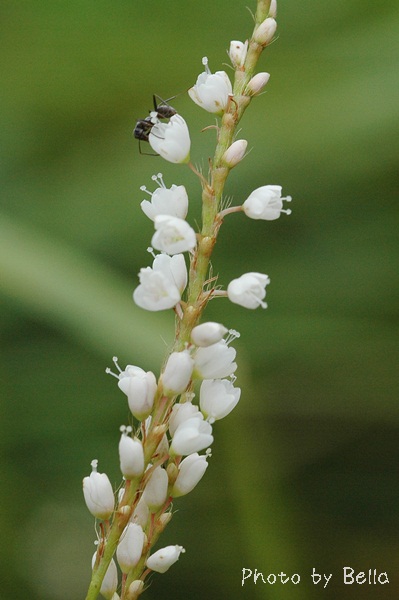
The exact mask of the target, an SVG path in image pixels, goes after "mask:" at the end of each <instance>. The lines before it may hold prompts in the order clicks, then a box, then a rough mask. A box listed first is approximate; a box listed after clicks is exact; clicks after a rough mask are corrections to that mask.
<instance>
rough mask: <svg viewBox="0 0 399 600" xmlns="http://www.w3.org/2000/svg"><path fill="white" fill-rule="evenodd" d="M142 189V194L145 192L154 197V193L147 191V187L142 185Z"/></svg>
mask: <svg viewBox="0 0 399 600" xmlns="http://www.w3.org/2000/svg"><path fill="white" fill-rule="evenodd" d="M140 189H141V191H142V192H145V193H146V194H148V195H149V196H152V192H150V191H149V190H147V188H146V187H145V185H141V186H140Z"/></svg>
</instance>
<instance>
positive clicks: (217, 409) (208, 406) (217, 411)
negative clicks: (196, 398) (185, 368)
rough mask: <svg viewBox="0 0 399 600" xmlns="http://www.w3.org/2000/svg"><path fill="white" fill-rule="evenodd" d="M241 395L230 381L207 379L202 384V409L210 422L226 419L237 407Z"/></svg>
mask: <svg viewBox="0 0 399 600" xmlns="http://www.w3.org/2000/svg"><path fill="white" fill-rule="evenodd" d="M240 395H241V390H240V388H235V387H234V385H233V384H232V383H231V381H229V380H228V379H206V380H205V381H203V382H202V384H201V389H200V408H201V411H202V412H203V414H204V417H205V419H207V420H208V421H209V422H211V423H212V422H213V421H217V420H218V419H223V418H224V417H226V416H227V415H228V414H229V413H230V412H231V411H232V410H233V408H234V407H235V406H236V405H237V403H238V401H239V399H240Z"/></svg>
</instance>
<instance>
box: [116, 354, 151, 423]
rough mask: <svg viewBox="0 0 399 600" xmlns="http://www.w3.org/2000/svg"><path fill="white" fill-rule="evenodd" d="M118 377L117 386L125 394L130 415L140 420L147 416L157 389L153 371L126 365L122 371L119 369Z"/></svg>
mask: <svg viewBox="0 0 399 600" xmlns="http://www.w3.org/2000/svg"><path fill="white" fill-rule="evenodd" d="M115 364H116V363H115ZM118 378H119V381H118V387H119V389H120V390H122V392H123V393H124V394H126V396H127V400H128V403H129V408H130V410H131V413H132V415H133V416H135V417H136V418H137V419H138V420H139V421H142V420H143V419H145V418H146V417H148V415H149V414H150V412H151V411H152V407H153V405H154V397H155V392H156V391H157V380H156V379H155V375H154V373H152V372H151V371H147V372H145V371H144V370H143V369H141V368H140V367H135V366H132V365H127V367H126V369H125V370H124V371H120V373H119V375H118Z"/></svg>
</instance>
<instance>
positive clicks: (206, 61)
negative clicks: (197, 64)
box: [202, 56, 211, 75]
mask: <svg viewBox="0 0 399 600" xmlns="http://www.w3.org/2000/svg"><path fill="white" fill-rule="evenodd" d="M202 64H203V65H204V67H205V73H208V75H211V70H210V68H209V67H208V57H207V56H204V57H203V59H202Z"/></svg>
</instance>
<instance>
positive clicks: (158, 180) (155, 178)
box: [151, 173, 166, 188]
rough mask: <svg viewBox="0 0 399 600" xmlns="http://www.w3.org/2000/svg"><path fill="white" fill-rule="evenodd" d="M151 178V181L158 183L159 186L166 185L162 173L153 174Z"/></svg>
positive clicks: (163, 186)
mask: <svg viewBox="0 0 399 600" xmlns="http://www.w3.org/2000/svg"><path fill="white" fill-rule="evenodd" d="M151 179H152V180H153V181H155V182H156V183H157V184H158V185H159V187H161V188H166V185H165V184H164V181H163V179H162V173H158V174H157V175H153V176H152V177H151Z"/></svg>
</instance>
